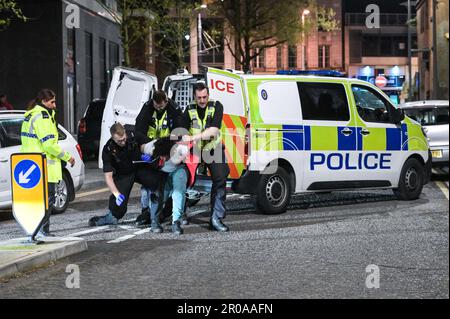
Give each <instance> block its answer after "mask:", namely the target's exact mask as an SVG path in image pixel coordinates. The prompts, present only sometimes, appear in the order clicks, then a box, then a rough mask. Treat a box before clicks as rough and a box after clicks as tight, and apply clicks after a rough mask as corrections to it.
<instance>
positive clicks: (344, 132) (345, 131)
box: [341, 127, 353, 136]
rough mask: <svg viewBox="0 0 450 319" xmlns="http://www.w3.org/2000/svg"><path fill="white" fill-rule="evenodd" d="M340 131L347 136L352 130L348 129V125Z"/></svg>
mask: <svg viewBox="0 0 450 319" xmlns="http://www.w3.org/2000/svg"><path fill="white" fill-rule="evenodd" d="M341 133H342V134H344V135H345V136H349V135H351V134H352V133H353V130H351V129H349V128H348V127H346V128H344V129H343V130H342V131H341Z"/></svg>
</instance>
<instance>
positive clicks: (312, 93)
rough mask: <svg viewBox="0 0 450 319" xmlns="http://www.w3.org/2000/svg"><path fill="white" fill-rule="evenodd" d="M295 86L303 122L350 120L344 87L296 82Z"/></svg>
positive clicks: (340, 85)
mask: <svg viewBox="0 0 450 319" xmlns="http://www.w3.org/2000/svg"><path fill="white" fill-rule="evenodd" d="M297 86H298V91H299V94H300V101H301V106H302V113H303V119H304V120H318V121H348V120H350V111H349V108H348V102H347V96H346V94H345V88H344V85H342V84H333V83H302V82H298V83H297Z"/></svg>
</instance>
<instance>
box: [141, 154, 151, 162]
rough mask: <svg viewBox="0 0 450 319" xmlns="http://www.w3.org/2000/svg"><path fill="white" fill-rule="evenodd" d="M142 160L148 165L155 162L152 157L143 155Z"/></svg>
mask: <svg viewBox="0 0 450 319" xmlns="http://www.w3.org/2000/svg"><path fill="white" fill-rule="evenodd" d="M141 160H143V161H144V162H147V163H151V162H152V161H153V158H152V156H151V155H148V154H142V155H141Z"/></svg>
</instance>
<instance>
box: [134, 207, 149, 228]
mask: <svg viewBox="0 0 450 319" xmlns="http://www.w3.org/2000/svg"><path fill="white" fill-rule="evenodd" d="M147 225H150V211H149V209H148V207H146V208H144V209H143V210H142V212H141V214H140V215H139V216H138V217H137V218H136V226H137V227H142V226H147Z"/></svg>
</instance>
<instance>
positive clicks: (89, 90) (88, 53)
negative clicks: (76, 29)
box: [85, 32, 94, 101]
mask: <svg viewBox="0 0 450 319" xmlns="http://www.w3.org/2000/svg"><path fill="white" fill-rule="evenodd" d="M92 46H93V44H92V33H89V32H85V65H86V70H85V73H86V97H87V99H88V100H89V101H91V100H92V99H93V91H94V76H93V65H94V63H93V60H92V59H93V56H92V52H93V50H92Z"/></svg>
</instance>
